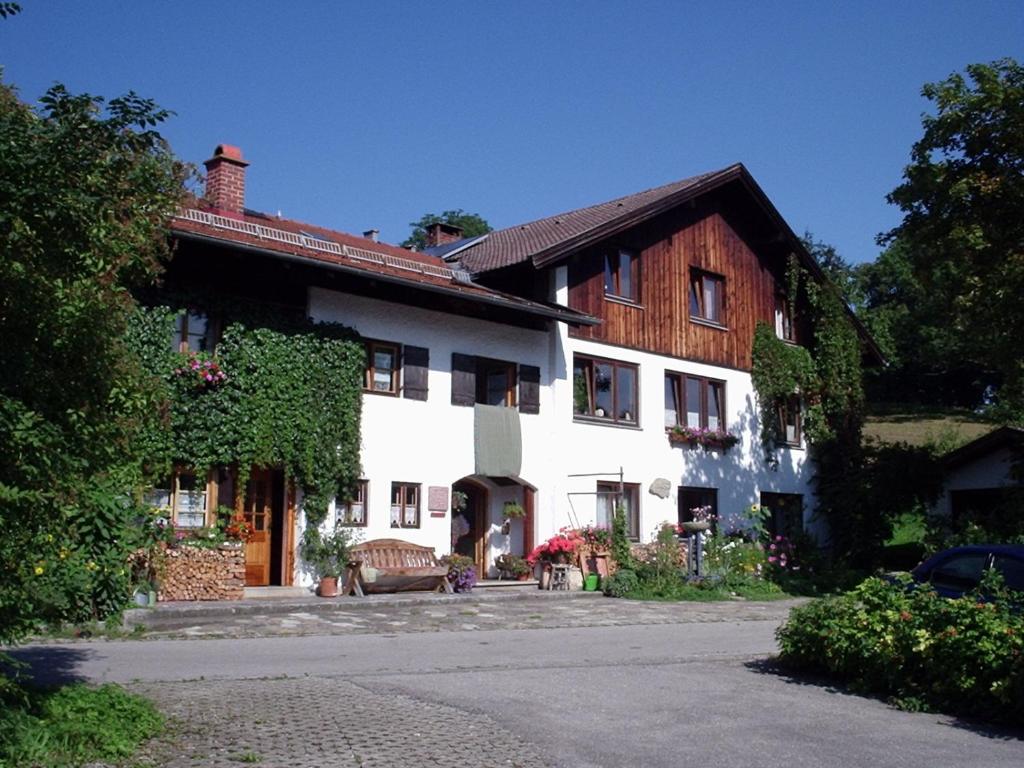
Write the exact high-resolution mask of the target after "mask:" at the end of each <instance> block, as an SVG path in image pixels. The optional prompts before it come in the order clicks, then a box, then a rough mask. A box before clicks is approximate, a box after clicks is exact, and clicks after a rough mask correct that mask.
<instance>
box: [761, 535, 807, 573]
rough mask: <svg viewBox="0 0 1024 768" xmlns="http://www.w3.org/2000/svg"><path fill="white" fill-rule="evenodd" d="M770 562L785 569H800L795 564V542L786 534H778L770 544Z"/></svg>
mask: <svg viewBox="0 0 1024 768" xmlns="http://www.w3.org/2000/svg"><path fill="white" fill-rule="evenodd" d="M768 564H769V565H773V566H775V567H776V568H780V569H783V570H785V569H786V568H791V569H792V570H794V571H798V570H800V569H799V566H796V565H793V544H792V542H790V540H789V539H787V538H786V537H785V536H776V537H775V538H774V539H772V541H771V542H770V543H769V544H768Z"/></svg>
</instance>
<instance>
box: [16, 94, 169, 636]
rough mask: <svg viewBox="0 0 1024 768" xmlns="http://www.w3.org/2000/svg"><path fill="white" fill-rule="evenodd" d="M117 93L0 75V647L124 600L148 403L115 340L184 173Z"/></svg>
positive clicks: (162, 114) (158, 253)
mask: <svg viewBox="0 0 1024 768" xmlns="http://www.w3.org/2000/svg"><path fill="white" fill-rule="evenodd" d="M167 116H168V113H167V112H166V111H164V110H161V109H159V108H157V107H156V105H155V104H154V103H153V102H152V101H149V100H147V99H143V98H140V97H138V96H137V95H135V94H134V93H129V94H127V95H126V96H123V97H121V98H117V99H113V100H111V101H110V102H108V103H106V104H104V101H103V99H101V98H98V97H95V96H90V95H78V96H76V95H72V94H70V93H68V92H67V90H66V89H65V88H64V87H63V86H60V85H57V86H54V87H53V88H51V89H50V90H49V91H48V92H47V93H46V94H45V95H44V96H43V98H42V99H41V100H40V106H39V107H38V108H35V109H34V108H31V107H29V106H27V105H26V104H23V103H21V102H20V101H19V100H18V98H17V95H16V93H15V91H14V89H12V88H11V87H10V86H6V85H3V84H0V146H2V147H3V151H2V152H0V285H3V286H4V288H3V291H2V292H0V347H2V349H3V360H4V364H3V366H0V574H2V576H0V643H2V642H14V641H16V640H18V639H19V638H20V637H23V636H24V634H25V633H26V632H29V631H31V630H32V628H33V627H34V626H35V625H36V624H37V623H38V622H39V621H40V620H49V621H63V620H70V621H77V620H81V619H85V618H90V617H92V618H103V617H104V616H106V615H108V614H110V613H111V612H115V611H116V610H118V609H119V608H120V607H121V606H122V605H123V604H124V601H125V599H126V598H127V588H128V584H127V574H126V573H125V565H124V563H125V554H126V548H127V547H128V546H130V539H129V536H128V535H127V534H128V532H129V530H130V529H131V522H132V515H133V512H132V504H131V500H130V494H128V493H127V492H126V489H128V488H130V487H131V486H132V482H133V480H134V478H136V477H137V476H138V475H139V472H140V469H141V467H140V461H139V456H138V453H137V451H136V449H135V443H134V437H135V436H136V435H137V434H138V433H139V431H140V429H141V428H142V426H143V425H144V424H145V423H146V422H147V420H148V419H151V418H153V414H155V413H156V412H157V409H156V408H155V407H154V399H153V398H152V397H151V396H150V394H151V391H150V389H149V388H148V386H147V381H146V380H145V379H144V377H143V376H142V374H141V372H140V371H141V367H140V365H139V363H138V361H137V360H136V358H135V357H134V356H133V355H132V354H131V353H130V351H129V350H128V348H127V347H126V345H125V343H124V335H125V330H126V324H127V322H128V318H129V317H130V316H131V314H132V311H133V309H134V306H135V303H134V300H133V299H132V296H131V294H130V293H129V289H130V288H131V287H133V286H135V285H139V284H141V283H145V282H149V281H152V280H153V279H154V278H155V276H156V275H157V274H158V273H159V271H160V268H161V262H162V260H163V259H165V258H166V256H167V255H168V240H167V229H166V226H167V222H168V219H169V216H170V215H171V214H172V213H173V211H174V210H175V209H176V208H177V206H178V205H179V204H180V202H181V201H182V197H183V190H184V187H183V182H184V180H185V178H186V175H187V169H186V168H185V167H184V166H183V165H182V164H181V163H179V162H178V161H177V160H175V158H174V157H173V156H172V155H171V153H170V151H169V149H168V147H167V146H166V144H165V143H164V141H163V140H162V139H161V137H160V135H159V134H158V133H157V132H156V131H155V130H154V127H155V126H156V125H158V124H159V123H160V122H161V121H163V120H164V119H166V118H167Z"/></svg>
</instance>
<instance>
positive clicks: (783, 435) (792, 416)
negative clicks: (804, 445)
mask: <svg viewBox="0 0 1024 768" xmlns="http://www.w3.org/2000/svg"><path fill="white" fill-rule="evenodd" d="M801 426H802V425H801V415H800V396H799V395H790V396H789V397H787V398H786V399H785V400H783V401H782V402H780V403H779V442H780V443H782V444H783V445H794V446H799V445H800V440H801V437H802V430H801Z"/></svg>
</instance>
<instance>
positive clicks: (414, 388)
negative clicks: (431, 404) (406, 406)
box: [402, 346, 430, 400]
mask: <svg viewBox="0 0 1024 768" xmlns="http://www.w3.org/2000/svg"><path fill="white" fill-rule="evenodd" d="M429 370H430V350H429V349H427V348H426V347H409V346H406V347H405V349H403V350H402V397H407V398H409V399H410V400H426V399H427V374H428V372H429Z"/></svg>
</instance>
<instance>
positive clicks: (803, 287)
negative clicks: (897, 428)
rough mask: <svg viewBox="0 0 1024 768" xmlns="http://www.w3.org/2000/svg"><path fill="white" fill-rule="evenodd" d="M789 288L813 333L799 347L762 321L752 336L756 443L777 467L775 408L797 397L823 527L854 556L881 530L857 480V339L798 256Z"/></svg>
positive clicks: (860, 417)
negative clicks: (757, 414) (802, 302)
mask: <svg viewBox="0 0 1024 768" xmlns="http://www.w3.org/2000/svg"><path fill="white" fill-rule="evenodd" d="M786 284H787V286H788V288H789V293H788V296H787V300H788V301H790V302H791V306H792V307H794V308H795V306H796V305H797V304H798V301H797V298H798V297H801V296H802V297H804V298H806V300H807V301H806V304H807V306H808V307H809V311H810V321H811V322H810V326H811V328H812V329H813V336H812V338H811V340H810V344H809V345H808V346H807V347H803V346H797V345H794V344H787V343H786V342H785V341H783V340H781V339H779V338H777V336H776V335H775V332H774V329H772V328H771V327H770V326H768V325H767V324H765V323H759V324H758V325H757V328H756V329H755V331H754V344H753V366H752V371H751V379H752V381H753V385H754V391H755V392H756V394H757V400H758V407H759V411H760V420H761V443H762V446H763V448H764V451H765V456H766V458H767V460H768V462H769V464H771V465H772V466H777V465H778V454H777V452H778V448H777V446H778V444H779V442H780V438H781V437H782V436H781V435H780V429H781V425H780V423H779V418H778V414H777V408H778V405H779V403H780V401H781V400H783V399H784V398H786V397H788V396H790V395H793V394H798V395H799V396H800V397H801V400H802V405H803V432H804V436H805V438H806V440H807V442H808V444H809V447H810V451H811V454H812V456H813V457H814V459H815V463H816V475H815V478H814V480H815V486H816V491H817V500H818V513H819V515H821V516H822V517H823V518H824V519H825V520H826V521H827V522H828V525H829V530H830V536H831V544H832V548H833V551H834V553H835V554H836V555H838V556H839V557H842V558H856V557H857V556H858V555H859V554H861V553H862V551H863V548H865V547H869V546H875V545H877V544H878V543H879V541H878V540H879V537H880V535H881V532H882V531H883V530H884V526H882V525H881V524H880V521H879V520H877V519H876V517H877V516H875V515H874V513H873V512H872V510H871V509H870V508H869V506H870V505H867V504H864V503H863V501H864V500H863V498H862V493H861V489H860V486H859V480H858V478H860V477H861V476H862V473H863V469H864V455H863V451H862V448H861V429H862V426H863V422H864V390H863V384H862V371H861V354H862V353H861V344H860V338H859V337H858V334H857V331H856V329H855V328H854V326H853V323H851V322H850V318H849V315H848V312H847V309H846V307H845V306H844V305H843V303H842V300H841V299H840V298H839V296H838V294H837V293H836V292H835V291H833V290H831V287H830V286H828V285H821V284H819V283H817V282H816V281H814V280H812V279H810V277H809V275H808V273H807V271H806V270H805V269H804V268H803V267H802V266H801V265H800V264H799V262H798V261H797V260H796V258H795V257H793V258H791V259H790V262H789V265H788V269H787V274H786ZM794 316H795V315H794Z"/></svg>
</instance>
